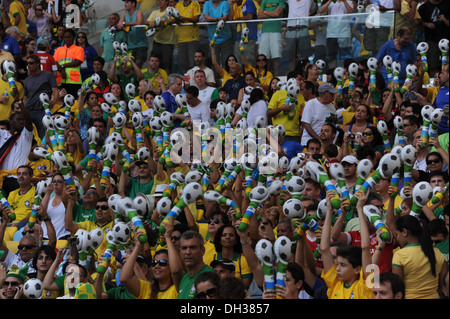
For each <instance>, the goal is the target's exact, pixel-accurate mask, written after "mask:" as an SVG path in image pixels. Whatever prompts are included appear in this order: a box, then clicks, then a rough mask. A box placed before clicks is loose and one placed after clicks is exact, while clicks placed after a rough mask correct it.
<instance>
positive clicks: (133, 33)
mask: <svg viewBox="0 0 450 319" xmlns="http://www.w3.org/2000/svg"><path fill="white" fill-rule="evenodd" d="M137 12H138V10H136V11H135V12H134V13H133V16H132V17H131V18H130V15H129V13H128V12H127V13H126V14H125V21H126V22H134V21H136V14H137ZM141 47H148V40H147V35H146V34H145V28H136V27H131V28H130V31H128V49H136V48H141Z"/></svg>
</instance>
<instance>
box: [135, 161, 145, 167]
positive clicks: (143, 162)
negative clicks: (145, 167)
mask: <svg viewBox="0 0 450 319" xmlns="http://www.w3.org/2000/svg"><path fill="white" fill-rule="evenodd" d="M134 164H135V165H136V166H140V165H142V164H148V161H147V160H145V161H143V160H137V161H135V162H134Z"/></svg>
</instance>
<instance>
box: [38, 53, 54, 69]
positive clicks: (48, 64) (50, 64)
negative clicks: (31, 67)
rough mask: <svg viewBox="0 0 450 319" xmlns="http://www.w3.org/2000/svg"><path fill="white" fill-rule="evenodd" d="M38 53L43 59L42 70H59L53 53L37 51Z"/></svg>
mask: <svg viewBox="0 0 450 319" xmlns="http://www.w3.org/2000/svg"><path fill="white" fill-rule="evenodd" d="M36 55H37V56H39V59H41V66H42V71H47V72H50V73H53V72H55V71H58V68H57V66H56V61H55V58H54V57H53V55H51V54H48V53H45V52H44V51H37V52H36Z"/></svg>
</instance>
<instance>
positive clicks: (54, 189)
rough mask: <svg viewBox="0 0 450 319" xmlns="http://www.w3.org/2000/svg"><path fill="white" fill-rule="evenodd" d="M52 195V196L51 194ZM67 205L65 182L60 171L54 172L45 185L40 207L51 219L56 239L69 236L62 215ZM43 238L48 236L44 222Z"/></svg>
mask: <svg viewBox="0 0 450 319" xmlns="http://www.w3.org/2000/svg"><path fill="white" fill-rule="evenodd" d="M53 195H54V196H53ZM66 207H67V194H66V182H65V181H64V177H63V175H62V174H61V173H56V174H55V175H54V176H53V178H52V182H51V183H50V185H49V186H48V187H47V191H46V193H45V195H44V197H43V198H42V201H41V205H40V209H41V210H44V211H45V212H47V215H48V217H49V218H50V219H51V221H52V224H53V227H54V228H55V232H56V239H57V240H58V241H60V240H66V239H67V238H69V236H70V232H69V231H67V230H66V229H65V224H64V217H65V215H66ZM41 227H42V231H43V234H44V237H43V238H44V239H45V238H48V235H47V226H46V225H45V223H42V224H41Z"/></svg>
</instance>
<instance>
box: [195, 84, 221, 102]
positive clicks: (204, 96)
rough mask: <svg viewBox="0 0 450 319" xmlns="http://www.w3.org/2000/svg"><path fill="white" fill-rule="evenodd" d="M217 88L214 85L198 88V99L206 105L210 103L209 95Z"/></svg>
mask: <svg viewBox="0 0 450 319" xmlns="http://www.w3.org/2000/svg"><path fill="white" fill-rule="evenodd" d="M214 90H217V89H216V88H215V87H212V86H207V87H206V88H204V89H202V90H200V89H198V99H199V100H200V101H202V102H204V103H205V104H206V105H208V106H209V105H211V96H212V94H213V92H214Z"/></svg>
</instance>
